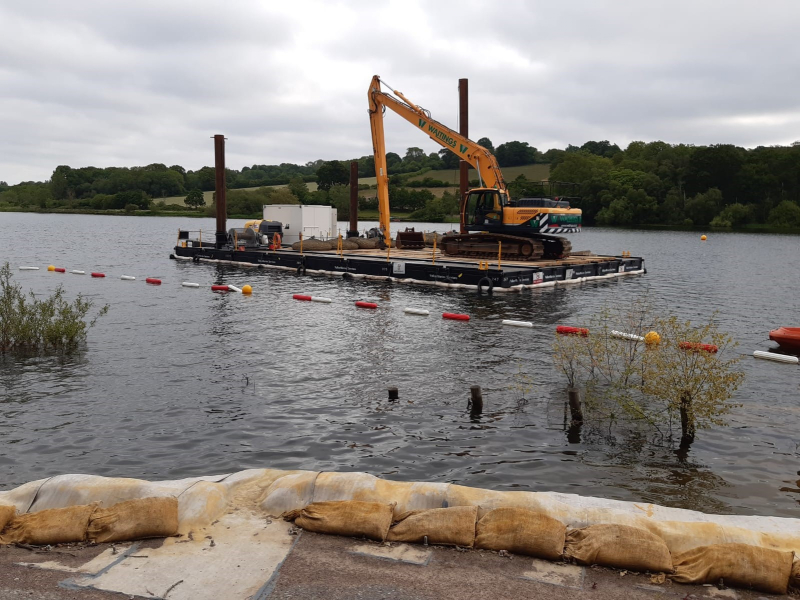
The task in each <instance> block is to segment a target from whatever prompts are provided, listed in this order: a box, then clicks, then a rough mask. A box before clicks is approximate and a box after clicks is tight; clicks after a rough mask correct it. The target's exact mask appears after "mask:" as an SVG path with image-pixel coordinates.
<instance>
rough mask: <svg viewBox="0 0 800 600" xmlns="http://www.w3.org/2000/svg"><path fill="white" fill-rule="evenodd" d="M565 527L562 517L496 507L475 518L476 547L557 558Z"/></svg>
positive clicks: (550, 558) (562, 547) (525, 509)
mask: <svg viewBox="0 0 800 600" xmlns="http://www.w3.org/2000/svg"><path fill="white" fill-rule="evenodd" d="M566 530H567V528H566V527H565V526H564V524H563V523H562V522H561V521H558V520H556V519H553V518H552V517H548V516H547V515H545V514H542V513H539V512H536V511H533V510H528V509H527V508H512V507H508V508H495V509H494V510H490V511H489V512H487V513H486V514H485V515H484V516H483V517H482V518H481V519H480V521H478V526H477V535H476V536H475V547H476V548H485V549H487V550H507V551H509V552H512V553H514V554H525V555H527V556H535V557H536V558H546V559H548V560H558V559H560V558H561V555H562V554H563V552H564V536H565V533H566Z"/></svg>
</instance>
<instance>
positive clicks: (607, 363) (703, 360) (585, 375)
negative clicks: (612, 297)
mask: <svg viewBox="0 0 800 600" xmlns="http://www.w3.org/2000/svg"><path fill="white" fill-rule="evenodd" d="M585 331H586V335H581V334H580V333H579V334H576V335H568V336H563V335H557V336H556V339H555V341H554V343H553V360H554V363H555V365H556V366H557V367H558V368H559V370H561V371H562V372H563V373H564V375H565V377H566V379H567V383H568V385H569V387H570V390H571V391H573V393H574V390H575V389H578V388H582V389H583V390H584V392H585V394H586V402H587V405H588V407H589V408H590V412H591V414H593V415H595V416H596V417H598V418H601V419H607V420H609V422H615V421H618V420H622V419H629V420H633V421H638V422H642V423H646V424H647V425H649V426H651V427H653V428H654V429H656V430H657V431H659V432H661V433H668V434H671V432H672V427H673V423H678V422H679V423H680V427H681V437H680V445H681V447H682V448H688V446H689V445H690V444H691V443H692V441H693V440H694V436H695V432H696V431H697V430H698V429H704V428H708V427H711V426H712V425H723V424H724V421H723V419H722V417H723V416H724V415H726V414H727V413H728V412H730V410H731V408H733V406H735V405H734V404H732V403H731V398H732V397H733V394H734V393H735V391H736V390H737V389H738V388H739V386H740V385H741V384H742V382H743V381H744V373H743V372H742V371H740V370H738V369H737V368H736V364H737V363H738V362H739V360H740V359H741V356H738V355H732V354H731V350H732V349H733V348H734V347H735V346H736V343H735V342H733V340H732V339H731V337H730V336H729V335H727V334H725V333H723V332H721V331H720V330H719V328H718V326H717V325H716V323H714V322H713V321H711V322H709V323H706V324H703V325H695V324H693V323H691V322H690V321H680V320H679V319H678V318H677V317H674V316H661V315H657V314H656V313H655V311H654V310H653V308H652V307H651V306H650V304H649V302H648V300H647V299H646V298H645V299H644V300H640V301H636V302H634V303H633V304H632V305H631V306H629V307H627V308H622V309H620V308H617V309H610V308H607V309H605V310H603V311H601V312H600V313H598V314H596V315H595V316H594V317H592V318H591V319H590V321H589V323H588V327H587V328H586V330H585ZM650 331H656V332H658V336H655V337H653V336H651V337H650V338H649V341H650V342H651V343H647V342H646V341H645V337H646V336H647V334H648V332H650ZM620 333H622V334H628V335H620ZM656 339H657V340H658V341H657V342H656ZM573 420H574V417H573Z"/></svg>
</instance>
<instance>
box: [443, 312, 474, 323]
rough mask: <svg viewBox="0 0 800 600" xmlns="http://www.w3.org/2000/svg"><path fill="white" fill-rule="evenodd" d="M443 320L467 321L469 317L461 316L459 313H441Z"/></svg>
mask: <svg viewBox="0 0 800 600" xmlns="http://www.w3.org/2000/svg"><path fill="white" fill-rule="evenodd" d="M442 318H443V319H450V320H451V321H469V315H463V314H461V313H449V312H446V313H442Z"/></svg>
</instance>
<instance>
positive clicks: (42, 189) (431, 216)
mask: <svg viewBox="0 0 800 600" xmlns="http://www.w3.org/2000/svg"><path fill="white" fill-rule="evenodd" d="M478 143H479V144H481V145H483V146H484V147H486V148H487V149H488V150H489V151H490V152H492V153H493V154H494V155H495V156H496V158H497V161H498V164H499V165H500V167H501V168H502V170H503V176H504V178H505V180H506V184H507V186H508V190H509V193H510V195H511V198H512V199H518V198H523V197H527V198H536V197H542V196H551V197H552V196H557V197H560V198H564V199H568V200H570V202H571V204H572V205H573V206H574V207H576V208H580V209H581V210H582V211H583V224H584V225H585V226H592V225H602V226H609V227H628V228H645V229H677V230H682V229H684V230H704V231H705V230H722V231H726V230H729V231H752V232H785V233H798V232H800V141H798V142H795V143H793V144H792V145H790V146H770V147H764V146H760V147H757V148H753V149H746V148H741V147H737V146H733V145H729V144H718V145H711V146H692V145H687V144H667V143H665V142H660V141H659V142H649V143H645V142H631V143H630V144H629V145H628V146H627V147H626V148H625V149H624V150H623V149H620V147H619V146H617V145H616V144H612V143H610V142H608V141H606V140H603V141H599V142H598V141H589V142H586V143H585V144H583V146H580V147H577V146H572V145H570V146H567V148H566V149H563V150H561V149H556V148H554V149H550V150H547V151H546V152H540V151H539V150H537V149H536V148H534V147H533V146H531V145H529V144H528V143H526V142H519V141H512V142H506V143H504V144H500V145H499V146H498V147H497V148H495V147H494V145H493V144H492V142H491V140H489V139H488V138H481V139H479V140H478ZM349 162H350V161H338V160H332V161H323V160H317V161H312V162H308V163H306V164H305V165H295V164H290V163H282V164H280V165H253V166H252V167H243V168H242V169H241V170H237V169H226V185H227V207H228V216H229V217H230V218H259V217H260V216H261V213H262V206H263V205H265V204H312V205H313V204H317V205H328V206H334V207H336V209H337V212H338V217H339V219H340V220H347V219H348V218H349V208H350V200H349V197H350V193H349V192H350V190H349V180H350V169H349V164H348V163H349ZM355 162H357V165H358V175H359V180H358V181H359V185H358V189H359V216H360V217H361V218H364V219H370V218H372V216H373V215H375V216H377V209H378V199H377V189H376V179H375V177H374V176H373V173H374V167H375V164H374V159H373V157H372V156H362V157H361V158H359V159H356V161H355ZM387 166H388V171H389V202H390V207H391V211H392V216H393V217H396V218H397V220H406V221H413V222H434V223H454V222H458V213H459V198H458V181H459V172H458V166H459V161H458V157H457V156H456V155H455V154H453V153H452V152H450V151H449V150H446V149H445V150H441V151H439V152H438V153H437V152H432V153H430V154H427V155H426V154H425V152H424V151H423V150H422V149H420V148H408V149H407V151H406V154H405V156H402V157H401V156H400V155H399V154H396V153H394V152H389V153H388V154H387ZM469 179H470V181H469V184H470V187H476V186H479V185H481V183H482V182H480V181H479V179H478V175H477V173H476V172H475V171H474V170H471V171H470V175H469ZM559 182H571V183H569V184H568V185H564V184H560V183H559ZM214 185H215V177H214V168H213V167H203V168H201V169H199V170H198V171H191V170H189V171H187V170H186V169H184V168H183V167H182V166H180V165H173V166H171V167H167V166H166V165H164V164H160V163H154V164H151V165H148V166H146V167H132V168H127V167H107V168H96V167H81V168H72V167H69V166H65V165H61V166H58V167H56V169H55V170H54V171H53V174H52V176H51V178H50V179H49V180H47V181H44V182H31V181H29V182H23V183H19V184H17V185H13V186H9V185H8V184H7V183H5V182H3V181H0V212H7V211H24V212H53V213H72V214H125V215H132V216H142V215H148V216H157V215H163V216H187V217H195V216H204V217H208V216H214V193H213V189H214Z"/></svg>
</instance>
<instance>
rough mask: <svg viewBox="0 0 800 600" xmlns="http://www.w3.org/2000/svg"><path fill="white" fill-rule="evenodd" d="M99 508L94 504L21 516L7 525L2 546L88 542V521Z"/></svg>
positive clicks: (1, 542)
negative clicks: (86, 540) (85, 540)
mask: <svg viewBox="0 0 800 600" xmlns="http://www.w3.org/2000/svg"><path fill="white" fill-rule="evenodd" d="M96 509H97V506H96V505H94V504H89V505H81V506H68V507H67V508H50V509H48V510H40V511H39V512H35V513H27V514H24V515H19V516H17V517H14V518H13V519H11V521H9V522H8V524H7V525H6V527H5V529H4V530H3V532H2V534H0V544H34V545H37V546H44V545H46V544H66V543H68V542H82V541H83V540H84V539H86V529H87V528H88V527H89V518H90V517H91V516H92V513H93V512H94V511H95V510H96Z"/></svg>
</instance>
